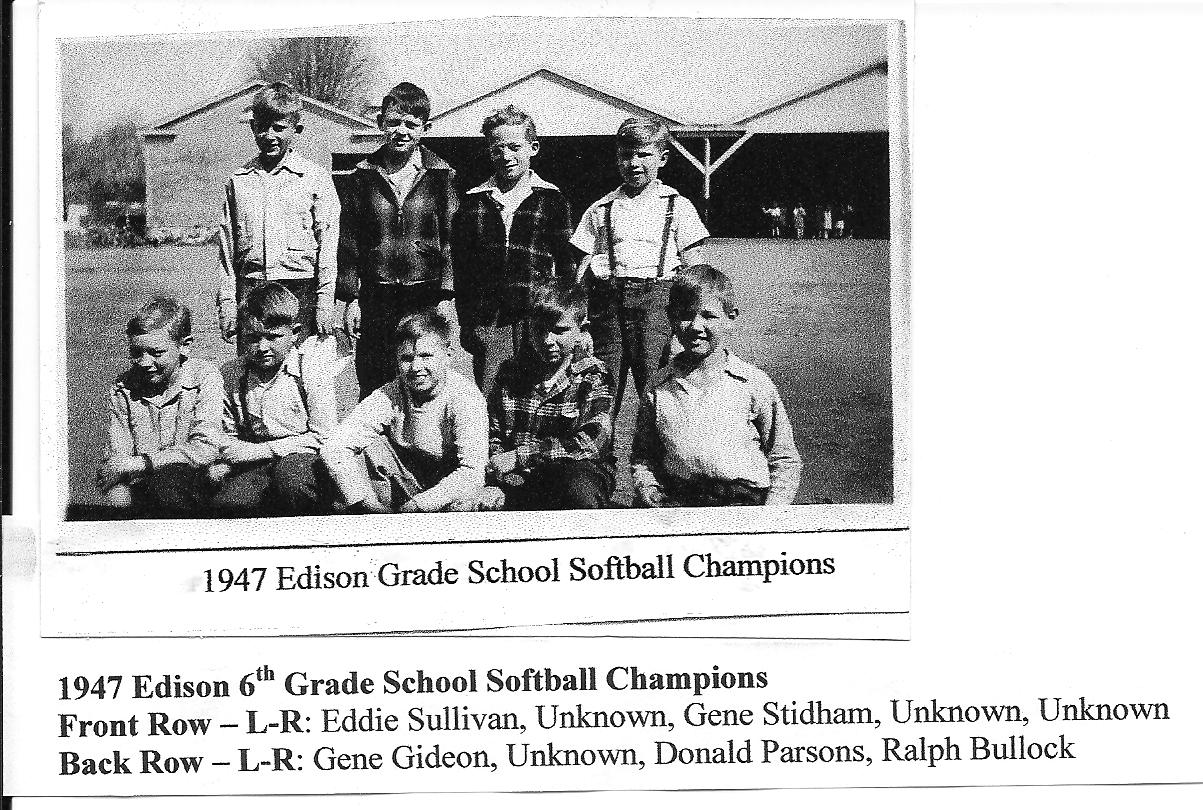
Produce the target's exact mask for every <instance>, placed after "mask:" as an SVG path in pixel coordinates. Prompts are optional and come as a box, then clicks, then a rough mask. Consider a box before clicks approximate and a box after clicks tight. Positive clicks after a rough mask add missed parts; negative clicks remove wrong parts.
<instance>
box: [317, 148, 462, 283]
mask: <svg viewBox="0 0 1203 810" xmlns="http://www.w3.org/2000/svg"><path fill="white" fill-rule="evenodd" d="M382 152H383V147H381V149H378V150H376V151H375V152H373V153H372V154H370V155H368V156H367V157H366V158H365V159H363V160H361V161H360V162H359V163H358V164H356V166H355V171H354V172H352V173H351V174H350V175H348V176H347V179H346V181H345V183H344V185H343V188H342V219H341V226H340V230H339V243H338V284H337V285H336V287H335V297H336V298H337V299H338V300H339V301H354V300H355V299H357V298H358V297H359V288H360V285H361V284H363V283H375V284H385V285H391V284H438V285H440V286H441V287H442V289H443V290H446V291H450V290H451V289H453V279H454V273H453V271H452V269H451V244H450V236H451V221H452V219H453V218H454V217H455V212H456V209H458V208H459V192H458V191H456V188H455V170H454V169H452V168H451V166H449V165H448V164H447V162H446V161H444V160H443V159H442V158H440V157H439V156H438V155H436V154H434V153H433V152H431V151H430V150H428V149H427V148H426V147H425V146H419V147H418V154H419V155H420V157H421V161H422V163H421V169H420V171H419V172H418V174H417V178H416V179H415V180H414V183H413V186H412V187H411V188H410V189H409V193H408V194H407V195H405V199H404V200H398V199H397V191H396V189H395V188H394V187H393V185H392V183H390V182H389V181H388V179H387V178H386V177H385V173H384V169H383V166H382V161H383V157H382Z"/></svg>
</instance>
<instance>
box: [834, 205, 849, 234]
mask: <svg viewBox="0 0 1203 810" xmlns="http://www.w3.org/2000/svg"><path fill="white" fill-rule="evenodd" d="M846 210H847V209H846V208H845V207H844V206H843V205H839V204H837V205H836V206H835V238H836V239H843V238H844V236H845V232H844V231H845V228H844V225H845V220H844V212H845V211H846Z"/></svg>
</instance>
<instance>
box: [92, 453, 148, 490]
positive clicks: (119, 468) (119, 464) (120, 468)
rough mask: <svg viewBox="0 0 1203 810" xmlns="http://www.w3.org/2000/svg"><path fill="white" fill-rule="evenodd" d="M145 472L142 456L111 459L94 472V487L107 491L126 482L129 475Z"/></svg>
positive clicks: (144, 461)
mask: <svg viewBox="0 0 1203 810" xmlns="http://www.w3.org/2000/svg"><path fill="white" fill-rule="evenodd" d="M145 470H146V460H145V459H143V458H142V456H125V457H124V458H111V459H109V460H108V461H106V462H105V463H104V464H102V465H101V467H100V469H99V470H97V471H96V486H97V488H99V489H101V490H107V489H110V488H112V487H114V486H116V485H117V484H120V483H121V482H122V481H125V480H127V479H128V478H129V477H130V476H131V475H134V474H136V473H140V472H144V471H145Z"/></svg>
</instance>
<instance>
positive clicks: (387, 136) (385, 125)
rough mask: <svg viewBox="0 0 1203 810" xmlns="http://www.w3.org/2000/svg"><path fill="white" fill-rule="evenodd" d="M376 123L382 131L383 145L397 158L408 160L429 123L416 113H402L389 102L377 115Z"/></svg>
mask: <svg viewBox="0 0 1203 810" xmlns="http://www.w3.org/2000/svg"><path fill="white" fill-rule="evenodd" d="M376 124H377V126H379V127H380V129H381V131H383V132H384V147H385V149H387V150H388V151H389V152H391V153H392V155H393V156H394V157H395V158H397V159H398V160H409V157H410V155H412V154H413V151H414V149H416V148H417V146H418V142H419V141H421V140H422V136H423V135H425V134H426V130H428V129H430V124H429V123H427V122H426V121H423V120H422V119H421V118H419V117H418V116H416V115H412V114H410V113H402V112H401V110H400V109H398V108H397V105H395V104H390V105H388V106H387V107H385V108H384V109H383V110H382V111H381V112H380V114H379V115H378V116H376Z"/></svg>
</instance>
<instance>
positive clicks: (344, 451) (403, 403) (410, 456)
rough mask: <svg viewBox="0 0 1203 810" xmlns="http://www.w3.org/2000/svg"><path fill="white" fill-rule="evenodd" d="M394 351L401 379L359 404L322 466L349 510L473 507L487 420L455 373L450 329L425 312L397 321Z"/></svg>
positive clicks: (329, 444)
mask: <svg viewBox="0 0 1203 810" xmlns="http://www.w3.org/2000/svg"><path fill="white" fill-rule="evenodd" d="M396 346H397V352H396V353H397V367H398V370H399V373H398V375H397V378H396V379H394V380H393V381H392V382H389V383H385V385H384V386H382V387H381V388H378V389H376V390H375V391H373V392H372V393H371V394H370V395H368V397H367V398H366V399H364V400H363V401H362V402H360V403H359V404H358V405H356V406H355V410H353V411H352V412H351V413H350V414H349V415H348V416H347V418H346V419H344V420H343V422H342V424H341V425H339V426H338V428H337V429H336V430H335V431H334V432H333V433H332V434H331V436H330V438H329V439H328V440H327V441H326V444H325V445H324V446H323V447H322V451H321V455H322V461H324V462H325V463H326V466H327V468H328V469H329V470H330V476H331V477H332V478H333V479H334V483H335V484H336V486H337V488H338V490H339V492H340V493H341V496H342V498H343V500H344V502H345V503H346V504H347V508H348V511H350V512H368V513H390V512H439V511H462V510H472V509H475V508H476V507H477V505H478V503H479V498H480V494H481V492H480V491H481V487H482V486H483V484H484V470H485V462H486V460H487V459H488V450H489V421H488V415H487V412H486V410H485V400H484V397H483V396H481V394H480V392H479V391H477V390H476V386H474V385H473V384H472V383H471V382H470V381H469V380H468V379H467V378H465V377H464V376H462V375H461V374H459V373H458V372H457V371H455V370H453V369H451V325H450V324H449V323H448V321H447V319H446V318H445V317H443V316H442V315H441V314H439V313H438V312H436V311H435V310H433V309H430V310H426V311H425V312H420V313H418V314H417V315H413V316H410V317H409V318H407V319H406V320H404V321H402V322H401V323H400V324H398V326H397V332H396ZM361 453H362V454H363V456H364V460H365V461H366V464H367V475H366V476H365V474H364V464H363V463H362V462H361V461H360V459H359V454H361Z"/></svg>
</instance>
